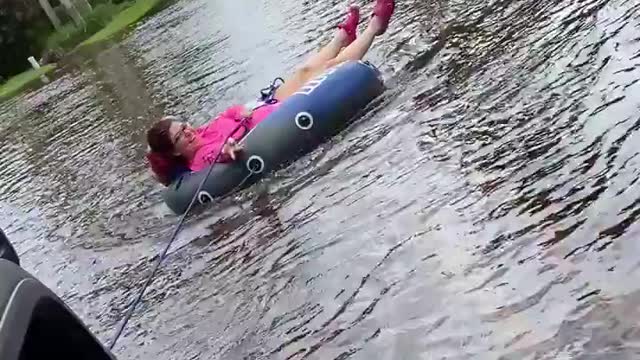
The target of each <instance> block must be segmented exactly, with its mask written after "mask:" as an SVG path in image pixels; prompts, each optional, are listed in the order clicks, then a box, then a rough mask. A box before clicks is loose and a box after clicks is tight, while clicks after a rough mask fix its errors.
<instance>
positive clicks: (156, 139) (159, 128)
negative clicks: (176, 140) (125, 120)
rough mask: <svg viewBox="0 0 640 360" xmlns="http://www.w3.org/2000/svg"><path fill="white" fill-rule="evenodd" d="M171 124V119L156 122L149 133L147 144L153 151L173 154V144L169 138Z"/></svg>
mask: <svg viewBox="0 0 640 360" xmlns="http://www.w3.org/2000/svg"><path fill="white" fill-rule="evenodd" d="M171 122H172V121H171V119H170V118H162V119H160V120H158V121H156V123H155V124H153V126H151V128H150V129H149V130H148V131H147V143H148V144H149V147H150V148H151V151H153V152H156V153H160V154H171V153H172V152H173V142H172V141H171V137H170V136H169V128H170V127H171Z"/></svg>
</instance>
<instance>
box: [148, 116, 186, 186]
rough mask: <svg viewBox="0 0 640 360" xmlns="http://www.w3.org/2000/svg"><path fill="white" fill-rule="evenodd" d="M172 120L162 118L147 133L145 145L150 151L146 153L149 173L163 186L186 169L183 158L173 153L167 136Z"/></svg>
mask: <svg viewBox="0 0 640 360" xmlns="http://www.w3.org/2000/svg"><path fill="white" fill-rule="evenodd" d="M173 120H174V118H173V117H169V116H167V117H164V118H162V119H160V120H159V121H157V122H156V123H155V124H153V126H152V127H151V128H150V129H149V130H148V131H147V143H148V144H149V148H150V150H151V151H149V153H147V160H148V161H149V165H150V166H151V171H153V172H154V173H155V174H156V177H157V179H158V181H160V182H161V183H162V184H163V185H165V186H167V185H169V184H170V183H171V182H172V181H173V180H174V178H175V177H176V176H177V175H179V174H180V173H181V172H183V171H185V170H186V168H187V164H186V161H185V160H184V158H183V157H182V156H178V155H175V154H174V153H173V149H174V147H173V142H172V141H171V136H170V135H169V128H170V127H171V123H172V122H173Z"/></svg>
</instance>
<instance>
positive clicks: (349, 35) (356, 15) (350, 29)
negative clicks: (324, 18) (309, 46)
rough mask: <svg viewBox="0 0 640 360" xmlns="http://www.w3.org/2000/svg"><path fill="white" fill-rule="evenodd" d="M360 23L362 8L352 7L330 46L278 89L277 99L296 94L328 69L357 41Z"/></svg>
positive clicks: (310, 59) (303, 65) (324, 48)
mask: <svg viewBox="0 0 640 360" xmlns="http://www.w3.org/2000/svg"><path fill="white" fill-rule="evenodd" d="M359 21H360V8H359V7H357V6H350V7H349V10H348V12H347V17H346V19H345V20H344V22H342V23H341V24H340V25H338V30H337V31H336V34H335V35H334V37H333V39H331V41H330V42H329V44H327V45H325V46H324V47H323V48H322V49H320V51H318V52H317V53H316V54H314V55H313V56H311V58H309V59H308V60H307V61H306V62H305V63H304V64H302V66H301V67H300V68H299V69H298V70H297V71H296V72H295V73H294V74H293V75H292V76H291V77H290V78H289V79H287V81H286V82H285V83H284V84H283V85H282V86H280V88H278V90H277V91H276V95H275V97H276V99H278V100H284V99H285V98H287V97H289V96H290V95H291V94H293V93H294V92H296V91H297V90H298V89H300V87H302V86H303V85H304V84H305V83H306V82H307V81H309V80H310V79H311V78H312V77H313V76H315V75H316V74H318V73H319V72H321V71H323V70H324V69H326V64H327V62H328V61H330V60H331V59H334V58H335V57H336V56H338V53H340V50H342V49H343V48H344V47H345V46H347V45H349V44H350V43H352V42H353V41H354V40H355V39H356V32H357V28H358V22H359Z"/></svg>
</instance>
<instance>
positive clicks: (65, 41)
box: [0, 0, 166, 100]
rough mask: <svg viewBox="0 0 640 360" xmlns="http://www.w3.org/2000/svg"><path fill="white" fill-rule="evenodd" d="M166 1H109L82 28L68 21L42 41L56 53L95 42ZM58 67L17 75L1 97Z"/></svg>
mask: <svg viewBox="0 0 640 360" xmlns="http://www.w3.org/2000/svg"><path fill="white" fill-rule="evenodd" d="M165 2H166V0H136V1H135V2H123V3H120V4H115V3H112V2H111V1H110V0H107V1H106V2H104V3H100V4H98V5H96V6H95V7H94V9H93V11H92V12H91V13H89V14H88V15H86V16H85V22H86V26H84V27H82V28H78V27H76V26H75V25H74V24H73V23H67V24H66V25H64V26H63V27H62V29H60V30H59V31H55V32H53V33H51V34H50V35H48V36H47V35H45V37H41V38H40V40H39V41H44V44H45V48H46V49H48V50H47V51H54V52H64V51H69V50H72V49H74V50H75V49H79V48H81V47H84V46H88V45H94V44H97V43H99V42H101V41H104V40H107V39H109V38H111V37H112V36H114V35H116V34H118V33H120V32H122V31H123V30H125V29H126V28H127V27H128V26H130V25H131V24H134V23H136V22H137V21H139V20H140V19H142V18H143V17H144V16H145V15H148V14H149V13H150V12H151V11H153V10H155V9H157V8H158V7H159V6H160V5H162V4H164V3H165ZM55 68H56V64H49V65H45V66H42V67H41V68H40V69H39V70H33V69H31V70H28V71H25V72H23V73H21V74H18V75H15V76H13V77H12V78H10V79H9V80H7V82H5V83H4V84H0V100H5V99H8V98H10V97H13V96H14V95H16V94H17V93H19V92H21V91H23V90H25V89H26V88H28V87H29V86H31V85H34V84H35V83H36V82H37V81H39V80H40V77H41V76H42V75H44V74H47V73H49V72H51V71H53V70H54V69H55Z"/></svg>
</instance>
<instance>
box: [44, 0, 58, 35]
mask: <svg viewBox="0 0 640 360" xmlns="http://www.w3.org/2000/svg"><path fill="white" fill-rule="evenodd" d="M38 1H39V2H40V6H41V7H42V10H44V12H45V14H47V17H49V20H50V21H51V24H52V25H53V27H54V28H55V29H56V30H60V28H61V27H62V23H61V22H60V19H58V15H56V12H55V11H54V10H53V8H52V7H51V4H49V0H38Z"/></svg>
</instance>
